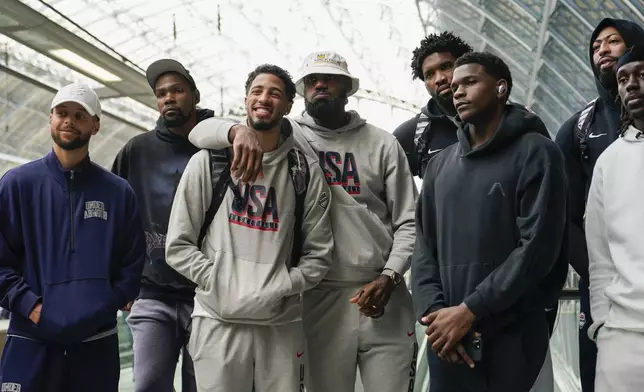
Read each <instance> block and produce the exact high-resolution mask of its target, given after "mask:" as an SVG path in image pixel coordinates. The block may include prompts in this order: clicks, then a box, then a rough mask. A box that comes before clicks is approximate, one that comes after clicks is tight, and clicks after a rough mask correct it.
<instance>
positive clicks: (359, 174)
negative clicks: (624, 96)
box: [189, 51, 418, 392]
mask: <svg viewBox="0 0 644 392" xmlns="http://www.w3.org/2000/svg"><path fill="white" fill-rule="evenodd" d="M359 85H360V83H359V80H358V78H357V77H355V76H353V75H352V74H351V73H350V72H349V69H348V67H347V62H346V60H345V59H344V58H343V57H342V56H340V55H339V54H337V53H334V52H328V51H327V52H315V53H312V54H310V55H309V56H307V57H306V60H305V61H304V67H303V70H302V72H301V76H300V78H299V79H298V80H297V81H296V91H297V93H298V94H299V95H301V96H303V97H304V100H305V105H306V112H305V113H304V114H303V115H302V116H300V117H296V118H295V119H294V120H295V125H296V126H294V127H293V135H294V137H295V141H296V145H297V146H298V148H300V149H301V150H303V151H304V152H305V153H306V154H308V155H312V156H314V157H317V158H318V160H319V163H320V166H321V167H322V169H323V170H324V172H325V174H326V175H325V177H326V180H327V183H328V184H329V185H330V189H331V192H332V198H331V199H332V201H331V203H330V207H329V210H330V214H331V225H332V229H333V234H334V239H335V242H336V246H335V249H334V252H333V264H332V267H331V270H330V272H329V273H328V274H327V275H326V277H325V279H324V280H323V281H322V283H320V284H319V285H318V286H317V287H316V288H313V289H312V290H309V291H307V292H305V293H304V294H303V298H304V318H305V319H304V326H305V332H306V334H307V345H308V354H307V356H308V362H309V366H308V369H309V371H308V377H307V379H308V380H307V390H308V391H309V392H327V391H334V392H353V390H354V386H355V381H356V369H357V368H358V367H359V368H360V375H361V377H362V384H363V386H364V390H365V391H378V392H400V391H403V390H407V389H408V388H409V385H412V386H413V385H414V376H415V373H416V372H415V365H416V356H417V353H418V345H417V343H416V337H415V336H414V335H415V319H414V315H413V310H412V303H411V296H410V294H409V291H408V290H407V287H406V285H405V283H404V279H403V277H402V275H403V274H404V273H405V271H407V269H408V268H409V258H410V256H411V254H412V251H413V247H414V241H415V227H414V208H415V202H416V198H417V196H418V193H417V190H416V187H415V185H414V181H413V178H412V175H411V172H410V171H409V166H408V164H407V158H406V157H405V153H404V151H403V149H402V147H400V144H399V143H398V142H397V141H396V139H395V137H394V136H393V135H392V134H391V133H389V132H387V131H384V130H382V129H380V128H377V127H375V126H373V125H371V124H368V123H367V122H366V120H364V119H362V118H360V115H359V114H358V113H356V112H355V111H348V112H347V111H346V110H345V107H346V105H347V103H348V97H349V96H351V95H353V94H355V92H356V91H358V88H359ZM254 132H255V131H253V130H252V129H250V128H248V127H245V126H243V125H241V124H235V123H232V122H229V121H227V120H222V119H208V120H206V121H203V122H202V123H200V124H199V125H198V126H196V127H195V128H194V129H193V130H192V132H191V133H190V137H189V138H190V141H191V142H192V143H193V144H195V145H196V146H198V147H201V148H224V147H227V146H230V145H231V144H232V145H233V150H234V151H235V154H238V155H240V156H241V157H239V158H235V159H234V160H233V167H232V170H233V174H234V175H235V176H236V177H239V178H241V179H242V181H249V182H253V181H255V179H256V178H257V174H258V173H259V165H256V162H258V160H259V161H260V162H261V153H258V152H257V148H256V145H257V136H256V134H255V133H254Z"/></svg>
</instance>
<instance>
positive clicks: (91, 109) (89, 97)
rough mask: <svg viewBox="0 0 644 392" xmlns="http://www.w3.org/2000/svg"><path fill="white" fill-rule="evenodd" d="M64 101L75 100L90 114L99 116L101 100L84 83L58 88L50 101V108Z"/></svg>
mask: <svg viewBox="0 0 644 392" xmlns="http://www.w3.org/2000/svg"><path fill="white" fill-rule="evenodd" d="M65 102H75V103H77V104H79V105H81V106H82V107H83V108H84V109H85V110H87V113H89V114H90V116H97V117H98V118H101V102H100V100H99V99H98V95H97V94H96V92H95V91H94V90H92V88H90V87H89V86H88V85H86V84H83V83H72V84H68V85H67V86H65V87H63V88H61V89H60V90H58V92H57V93H56V95H55V96H54V99H53V101H51V108H52V109H53V108H55V107H56V106H58V105H60V104H62V103H65Z"/></svg>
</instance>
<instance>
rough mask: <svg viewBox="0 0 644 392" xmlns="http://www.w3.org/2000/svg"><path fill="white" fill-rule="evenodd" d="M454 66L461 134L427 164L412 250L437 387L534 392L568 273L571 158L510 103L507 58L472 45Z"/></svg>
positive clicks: (437, 391)
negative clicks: (551, 312) (567, 169)
mask: <svg viewBox="0 0 644 392" xmlns="http://www.w3.org/2000/svg"><path fill="white" fill-rule="evenodd" d="M455 66H456V68H455V70H454V75H453V79H452V83H451V90H452V92H453V96H454V106H455V108H456V110H457V112H458V116H459V118H460V123H461V124H460V125H461V126H460V127H459V130H458V134H457V136H458V139H459V140H458V143H456V144H454V145H451V146H449V147H447V148H445V149H444V150H443V151H441V152H440V153H438V154H437V155H436V157H434V158H433V159H431V160H430V161H429V163H428V165H427V169H426V171H425V177H424V179H423V189H422V192H421V195H420V198H419V201H418V206H417V209H416V246H415V249H414V254H413V257H412V274H411V276H412V297H413V300H414V309H415V313H416V317H417V319H418V320H420V322H421V324H423V325H426V326H427V329H426V332H425V334H426V335H427V339H428V345H429V346H430V347H431V349H430V350H428V362H429V367H430V372H429V374H430V385H431V390H432V392H461V391H468V392H484V391H485V392H487V391H513V392H527V391H529V390H530V389H531V388H532V386H533V385H534V383H535V380H536V379H537V376H538V374H539V371H540V370H541V368H542V365H543V363H544V358H545V357H546V353H547V350H548V322H547V319H546V311H545V308H546V306H547V305H548V304H550V303H552V302H553V301H554V299H556V298H557V297H558V296H559V292H560V290H561V287H562V286H563V283H564V281H565V278H566V274H567V271H568V255H567V236H566V234H567V223H568V219H567V212H566V207H567V206H566V204H567V197H566V194H567V181H566V177H565V173H564V160H563V156H562V154H561V152H560V151H559V148H557V146H556V144H555V143H554V142H552V141H551V140H550V139H549V137H548V132H547V130H546V127H545V125H544V124H543V122H542V121H541V119H539V117H537V116H536V115H535V114H534V113H531V112H529V111H528V110H526V109H525V108H524V107H522V106H520V105H514V104H508V103H507V99H508V96H509V95H510V92H511V90H512V76H511V74H510V70H509V69H508V66H507V65H506V64H505V63H504V62H503V61H502V60H501V59H500V58H498V57H497V56H494V55H492V54H489V53H476V52H473V53H469V54H465V55H463V56H462V57H460V58H459V59H458V60H456V65H455ZM464 363H465V364H464ZM468 365H469V366H468ZM544 387H546V386H544ZM550 387H551V388H552V385H551V386H550Z"/></svg>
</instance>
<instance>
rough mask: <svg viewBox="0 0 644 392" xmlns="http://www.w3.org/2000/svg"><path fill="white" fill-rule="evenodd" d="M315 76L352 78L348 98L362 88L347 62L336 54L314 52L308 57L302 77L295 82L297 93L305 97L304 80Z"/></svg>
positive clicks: (303, 67) (305, 60)
mask: <svg viewBox="0 0 644 392" xmlns="http://www.w3.org/2000/svg"><path fill="white" fill-rule="evenodd" d="M313 74H321V75H343V76H347V77H349V78H351V90H350V91H348V92H347V96H351V95H353V94H355V93H356V91H358V88H359V87H360V80H359V79H358V78H356V77H355V76H353V75H351V74H350V73H349V67H348V65H347V60H345V59H344V57H342V56H340V55H339V54H337V53H335V52H329V51H323V52H313V53H311V54H310V55H308V56H306V59H304V64H303V65H302V70H301V73H300V75H301V76H300V78H299V79H298V80H297V81H296V82H295V91H297V93H298V94H300V95H301V96H304V78H305V77H307V76H308V75H313Z"/></svg>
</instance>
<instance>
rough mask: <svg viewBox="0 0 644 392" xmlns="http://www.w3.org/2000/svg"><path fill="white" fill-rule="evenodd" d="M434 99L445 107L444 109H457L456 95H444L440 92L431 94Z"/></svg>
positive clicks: (450, 110) (453, 110)
mask: <svg viewBox="0 0 644 392" xmlns="http://www.w3.org/2000/svg"><path fill="white" fill-rule="evenodd" d="M429 95H430V96H431V97H432V99H433V100H434V101H436V103H437V104H438V106H440V107H441V108H443V110H447V111H449V112H455V111H456V109H455V108H454V95H452V94H451V93H450V94H448V95H447V96H445V97H443V96H441V95H440V94H431V93H430V94H429Z"/></svg>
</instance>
